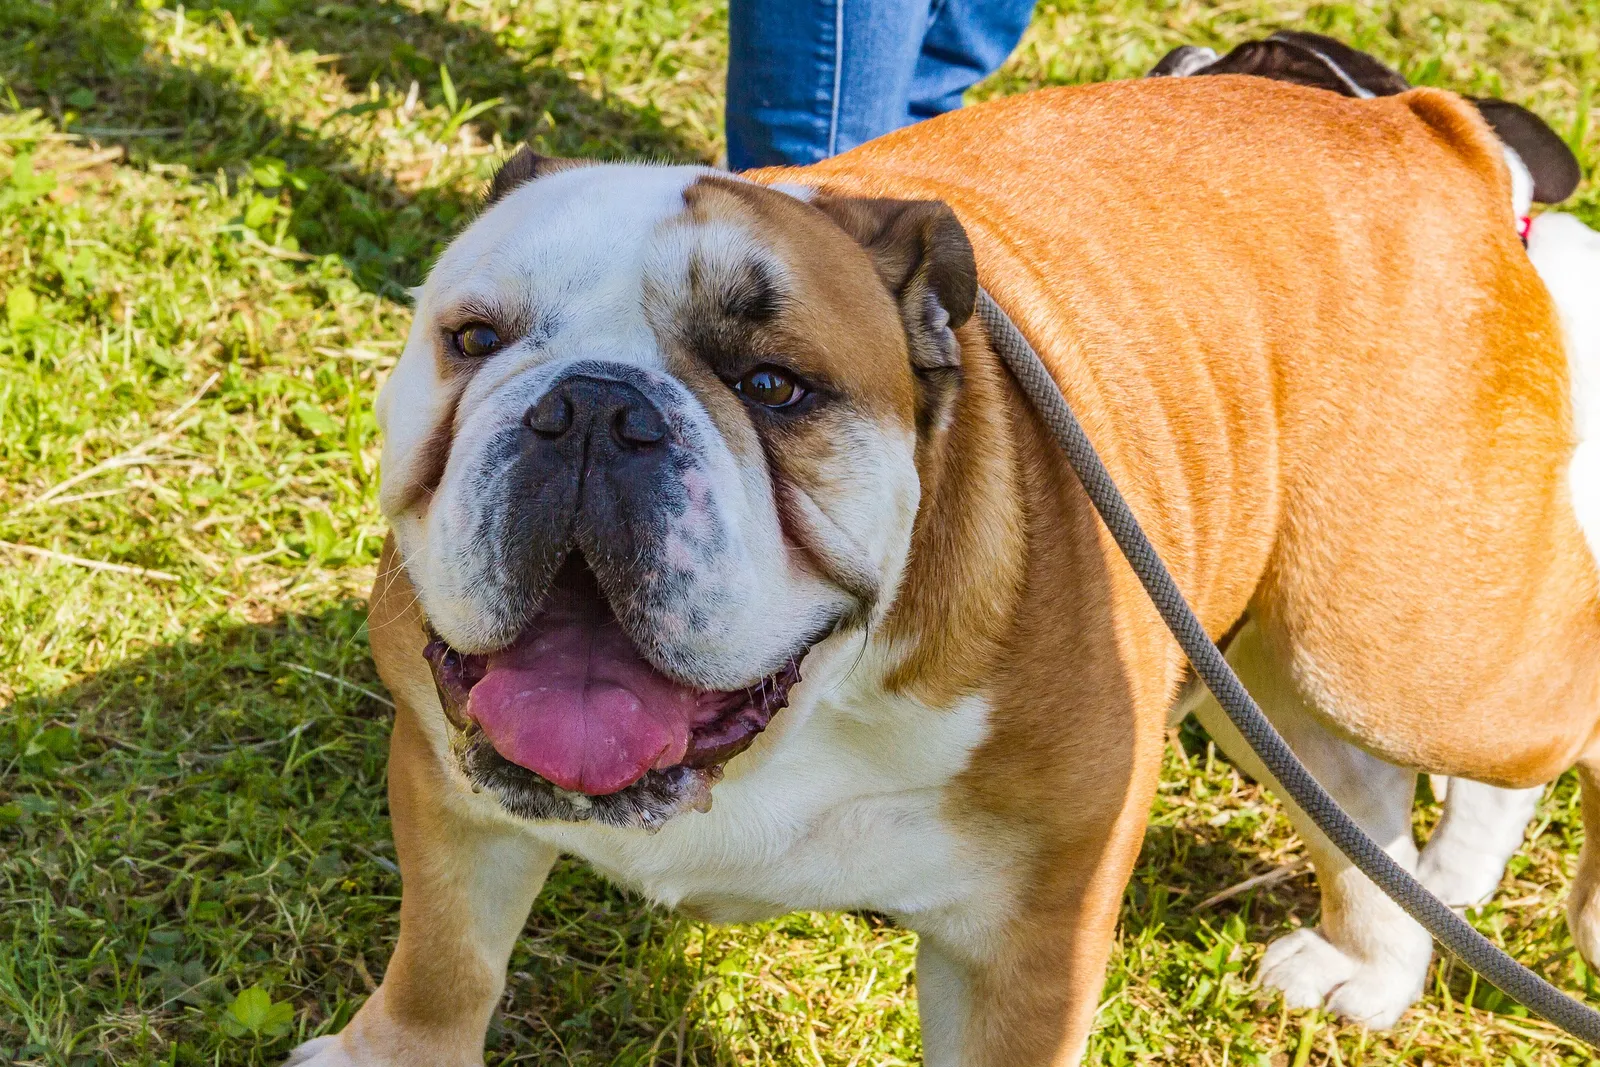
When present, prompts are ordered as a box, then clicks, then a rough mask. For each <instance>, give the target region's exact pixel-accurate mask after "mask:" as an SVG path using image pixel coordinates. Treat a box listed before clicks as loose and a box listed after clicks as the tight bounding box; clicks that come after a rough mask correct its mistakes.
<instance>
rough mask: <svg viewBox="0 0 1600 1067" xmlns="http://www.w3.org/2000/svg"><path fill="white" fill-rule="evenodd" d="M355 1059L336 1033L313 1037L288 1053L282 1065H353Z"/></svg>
mask: <svg viewBox="0 0 1600 1067" xmlns="http://www.w3.org/2000/svg"><path fill="white" fill-rule="evenodd" d="M355 1062H356V1061H355V1060H353V1059H351V1058H350V1054H349V1053H348V1052H346V1051H345V1050H344V1047H343V1046H342V1045H341V1044H340V1043H339V1038H338V1035H336V1034H330V1035H328V1036H327V1037H314V1038H312V1039H311V1040H310V1041H307V1042H306V1043H305V1044H303V1045H301V1046H300V1047H299V1048H297V1049H295V1050H294V1051H293V1052H291V1053H289V1058H288V1059H287V1060H285V1061H284V1064H283V1067H355Z"/></svg>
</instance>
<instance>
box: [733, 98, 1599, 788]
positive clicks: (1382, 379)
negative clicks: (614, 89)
mask: <svg viewBox="0 0 1600 1067" xmlns="http://www.w3.org/2000/svg"><path fill="white" fill-rule="evenodd" d="M761 177H762V179H763V180H782V181H790V182H796V181H798V182H803V183H806V184H812V185H820V186H822V187H823V188H825V189H827V190H829V191H834V192H848V193H854V194H857V195H876V196H899V197H926V198H935V199H941V200H944V201H946V202H947V203H949V204H950V205H951V206H952V207H953V208H954V209H955V211H956V212H957V214H958V215H959V216H960V218H961V221H962V222H963V224H964V225H965V226H966V228H967V232H968V234H969V235H970V237H971V239H972V243H973V246H974V249H975V251H976V255H977V262H978V269H979V274H980V278H981V280H982V282H983V284H984V285H985V286H986V287H987V288H989V290H990V291H991V293H992V294H993V295H994V297H995V298H996V300H997V301H998V302H999V303H1000V304H1001V306H1002V307H1004V308H1005V309H1006V311H1007V312H1008V313H1009V314H1010V315H1011V316H1012V318H1013V319H1014V320H1015V321H1016V323H1017V324H1018V326H1019V327H1020V328H1021V329H1022V331H1023V332H1024V333H1025V334H1026V335H1027V336H1028V337H1029V339H1030V340H1031V341H1032V342H1033V343H1034V345H1035V346H1036V347H1037V348H1038V350H1039V352H1040V353H1041V355H1042V356H1043V357H1044V359H1045V361H1046V362H1047V364H1049V366H1050V367H1051V369H1052V371H1053V372H1054V374H1055V376H1056V378H1057V380H1058V381H1059V383H1060V384H1061V386H1062V387H1063V389H1064V390H1065V391H1066V393H1067V396H1068V399H1069V401H1071V402H1072V404H1073V406H1074V408H1075V410H1077V411H1078V412H1079V413H1080V417H1082V418H1083V420H1084V422H1085V424H1086V427H1087V429H1088V431H1089V433H1090V435H1091V437H1092V438H1093V439H1094V441H1095V444H1096V445H1097V447H1098V448H1099V449H1100V450H1101V451H1102V453H1103V454H1104V456H1105V458H1106V461H1107V463H1108V465H1109V466H1110V468H1111V470H1112V472H1113V474H1114V475H1115V476H1116V477H1117V478H1118V481H1119V484H1120V485H1121V487H1122V488H1123V489H1124V491H1125V492H1126V493H1127V494H1128V495H1129V497H1130V499H1131V500H1132V502H1133V504H1134V507H1135V510H1136V511H1137V512H1138V513H1139V514H1140V515H1141V517H1142V518H1143V519H1144V521H1145V522H1146V524H1147V525H1149V526H1150V527H1151V528H1152V530H1151V532H1152V534H1153V536H1154V537H1155V540H1156V542H1157V544H1158V547H1159V548H1160V549H1161V550H1162V552H1163V554H1164V555H1165V556H1166V557H1167V559H1168V561H1169V564H1170V565H1172V566H1173V567H1174V570H1175V572H1176V573H1177V574H1178V576H1179V579H1180V582H1182V583H1183V584H1184V586H1185V589H1186V592H1189V594H1190V595H1191V596H1192V597H1193V598H1194V599H1195V600H1196V602H1197V607H1198V608H1199V609H1200V611H1201V614H1202V617H1206V618H1207V621H1208V622H1210V623H1213V624H1216V625H1218V626H1219V627H1225V626H1226V625H1227V621H1228V620H1231V619H1232V618H1234V617H1236V612H1237V610H1238V609H1239V607H1240V605H1242V603H1243V601H1244V600H1245V599H1248V598H1250V597H1251V595H1252V590H1254V595H1255V598H1256V603H1257V606H1258V607H1259V606H1261V605H1262V604H1263V603H1264V602H1265V603H1266V605H1267V607H1268V610H1269V611H1270V612H1277V613H1280V614H1282V615H1284V616H1286V617H1287V620H1286V621H1287V624H1289V625H1292V626H1294V628H1295V629H1296V631H1297V632H1298V633H1301V634H1306V635H1309V637H1308V638H1306V639H1305V641H1304V642H1303V643H1304V644H1305V645H1306V646H1307V647H1308V651H1309V652H1310V654H1312V655H1313V656H1314V655H1315V653H1316V647H1314V646H1318V645H1326V646H1327V647H1328V648H1329V649H1330V650H1331V649H1333V648H1335V647H1348V646H1349V645H1350V643H1351V642H1356V643H1357V644H1361V645H1369V644H1371V645H1375V646H1377V647H1381V648H1387V649H1389V650H1390V654H1387V655H1385V654H1376V655H1373V656H1372V657H1370V661H1369V662H1368V663H1366V664H1365V665H1355V664H1352V665H1351V668H1352V677H1350V678H1349V679H1348V686H1349V689H1350V690H1351V691H1352V692H1358V693H1361V694H1363V699H1362V700H1360V701H1352V702H1351V704H1352V706H1358V707H1359V706H1369V707H1390V708H1403V707H1410V706H1411V705H1412V704H1414V703H1417V702H1418V701H1421V702H1422V703H1424V704H1425V703H1426V702H1427V701H1429V700H1430V699H1431V700H1438V699H1442V698H1445V697H1446V696H1449V698H1451V699H1453V698H1454V695H1455V694H1456V693H1457V692H1458V691H1459V692H1467V691H1471V690H1474V689H1476V690H1478V691H1479V692H1488V693H1499V692H1500V691H1501V690H1503V689H1505V687H1507V686H1508V685H1512V686H1517V685H1527V684H1532V680H1531V679H1530V678H1529V677H1528V676H1527V675H1525V674H1524V673H1523V672H1520V671H1518V672H1515V673H1514V674H1513V675H1512V676H1510V677H1507V676H1504V675H1498V676H1497V675H1495V674H1494V673H1493V671H1494V669H1495V668H1493V667H1492V666H1491V665H1492V664H1493V663H1494V661H1495V658H1496V655H1497V651H1496V650H1497V649H1499V648H1500V646H1501V645H1502V644H1503V643H1504V641H1505V640H1506V638H1505V636H1504V631H1505V625H1506V620H1507V618H1509V617H1521V616H1524V615H1526V616H1529V617H1531V616H1532V615H1534V614H1539V613H1544V614H1546V615H1549V614H1550V613H1552V612H1553V613H1555V614H1558V615H1560V616H1561V617H1563V618H1564V619H1565V620H1566V622H1565V623H1564V624H1563V625H1566V626H1569V627H1571V628H1572V631H1573V632H1574V634H1577V632H1578V631H1582V632H1583V634H1585V635H1587V634H1589V632H1590V631H1592V630H1593V629H1594V626H1595V617H1594V611H1593V608H1594V596H1593V588H1594V574H1593V570H1594V568H1593V563H1592V561H1591V560H1590V559H1589V558H1588V553H1587V552H1586V551H1585V549H1584V548H1583V541H1582V537H1581V534H1580V533H1579V531H1578V528H1577V525H1576V522H1575V521H1574V520H1573V517H1572V509H1571V506H1570V504H1569V503H1568V502H1567V501H1566V499H1565V496H1566V489H1565V482H1564V474H1565V464H1566V462H1567V459H1568V457H1569V456H1570V455H1571V453H1572V448H1573V431H1572V414H1571V407H1570V390H1569V385H1568V375H1569V371H1568V367H1567V357H1566V353H1565V351H1564V349H1563V345H1562V338H1561V332H1560V325H1559V322H1558V319H1557V316H1556V312H1555V309H1554V307H1553V305H1552V303H1551V301H1550V298H1549V296H1548V294H1547V293H1546V291H1545V289H1544V286H1543V285H1542V283H1541V282H1540V281H1539V279H1538V276H1537V275H1536V273H1535V272H1534V270H1533V268H1532V266H1531V265H1530V264H1529V261H1528V258H1527V255H1526V253H1525V251H1524V249H1523V248H1522V247H1521V245H1520V244H1519V242H1518V239H1517V234H1516V220H1515V218H1514V217H1513V212H1512V209H1511V202H1512V200H1511V196H1512V193H1511V183H1510V176H1509V172H1508V171H1507V169H1506V166H1505V164H1504V162H1503V156H1502V151H1501V148H1500V146H1499V143H1498V142H1497V141H1496V140H1495V138H1494V136H1493V134H1492V132H1491V131H1490V130H1489V128H1488V126H1487V125H1486V124H1485V123H1484V122H1483V121H1482V120H1481V118H1480V117H1479V116H1478V114H1477V113H1476V111H1475V110H1474V109H1473V108H1472V107H1471V106H1470V105H1469V104H1467V103H1466V102H1465V101H1463V100H1461V99H1460V98H1459V97H1456V96H1454V95H1453V94H1449V93H1445V92H1442V91H1437V90H1429V89H1419V90H1413V91H1411V92H1407V93H1404V94H1401V95H1399V96H1394V97H1387V98H1379V99H1366V100H1357V99H1349V98H1345V97H1340V96H1337V95H1334V94H1332V93H1327V92H1323V91H1320V90H1315V89H1307V88H1302V87H1299V86H1295V85H1289V84H1283V83H1278V82H1271V81H1267V80H1264V79H1260V78H1248V77H1234V76H1226V77H1210V78H1197V79H1146V80H1141V81H1133V82H1117V83H1109V84H1102V85H1093V86H1085V87H1078V88H1062V89H1052V90H1045V91H1041V92H1037V93H1032V94H1026V95H1023V96H1018V97H1011V98H1007V99H1004V100H999V101H995V102H993V103H989V104H985V105H981V106H978V107H973V108H968V109H966V110H964V111H961V112H957V113H952V114H950V115H947V116H945V117H942V118H940V119H936V120H933V121H930V122H927V123H924V124H922V125H920V126H916V127H912V128H908V129H906V130H903V131H901V132H900V133H898V134H895V135H892V136H890V137H886V138H883V139H881V140H879V141H876V142H873V143H871V144H868V145H865V146H863V147H862V148H860V149H857V150H855V151H853V152H850V153H847V154H845V155H842V156H840V157H837V158H835V159H833V160H829V161H826V162H824V163H821V164H818V165H816V166H813V167H809V168H804V169H803V170H800V171H791V172H767V173H766V174H764V175H762V176H761ZM1419 501H1420V502H1421V503H1419ZM1302 534H1303V535H1304V536H1302ZM1263 575H1265V578H1264V580H1263V579H1262V576H1263ZM1491 580H1492V581H1493V583H1494V585H1495V589H1496V590H1497V592H1496V594H1495V596H1494V598H1493V600H1494V602H1495V603H1497V604H1498V605H1499V610H1498V611H1497V612H1483V613H1479V614H1477V615H1473V614H1470V613H1469V615H1468V616H1466V617H1458V619H1457V625H1458V626H1459V627H1460V628H1461V629H1462V631H1463V632H1464V633H1471V634H1472V637H1473V639H1472V640H1467V641H1464V642H1459V643H1456V644H1455V645H1454V646H1453V647H1455V648H1457V649H1477V650H1478V652H1479V653H1481V655H1480V656H1479V658H1477V659H1476V660H1475V661H1469V660H1468V659H1459V658H1457V657H1454V656H1443V657H1441V656H1439V655H1431V654H1429V655H1419V654H1417V653H1416V650H1415V649H1414V648H1412V641H1411V640H1409V639H1408V638H1407V637H1406V635H1404V634H1403V633H1400V632H1399V631H1398V629H1397V628H1398V627H1400V626H1401V625H1402V624H1401V623H1400V621H1398V620H1397V619H1395V618H1394V616H1393V612H1392V606H1393V604H1394V603H1395V598H1396V597H1403V598H1406V602H1408V603H1412V604H1416V605H1420V606H1422V610H1423V612H1424V614H1425V615H1426V616H1427V617H1430V618H1432V617H1441V616H1444V615H1446V614H1448V613H1449V612H1450V611H1451V610H1452V609H1451V605H1452V604H1456V603H1479V604H1481V603H1484V598H1483V596H1482V591H1483V587H1484V583H1485V582H1487V581H1491ZM1258 582H1260V583H1261V584H1260V585H1258V584H1257V583H1258ZM1291 585H1292V586H1293V588H1289V586H1291ZM1574 589H1580V590H1589V591H1590V592H1589V594H1588V595H1587V596H1582V595H1580V596H1577V597H1574V596H1573V590H1574ZM1330 605H1337V610H1336V611H1331V610H1329V606H1330ZM1313 612H1317V613H1321V614H1322V616H1323V617H1322V618H1321V619H1320V620H1313V619H1311V618H1310V617H1309V615H1310V614H1311V613H1313ZM1302 613H1304V614H1305V615H1306V616H1307V617H1299V616H1301V614H1302ZM1582 639H1583V640H1587V637H1585V638H1582ZM1331 655H1333V653H1332V652H1331V651H1330V656H1331ZM1340 658H1343V657H1340ZM1502 662H1504V661H1503V660H1502ZM1562 677H1563V678H1570V676H1568V675H1562ZM1590 681H1591V680H1590V679H1587V678H1585V679H1584V680H1582V681H1581V683H1579V684H1580V687H1582V688H1584V689H1585V690H1587V688H1588V686H1589V683H1590ZM1562 684H1563V686H1565V685H1566V684H1567V683H1566V682H1565V681H1564V682H1563V683H1562ZM1408 694H1410V695H1408ZM1548 695H1549V697H1550V703H1551V705H1552V706H1558V707H1576V704H1574V703H1573V702H1572V701H1571V699H1570V698H1571V697H1572V694H1571V693H1566V692H1563V693H1559V694H1558V693H1550V694H1548ZM1581 703H1582V701H1578V702H1577V704H1581ZM1384 718H1386V719H1387V718H1388V715H1387V714H1385V715H1384ZM1346 726H1347V727H1348V728H1349V729H1351V730H1352V732H1355V733H1356V734H1357V735H1359V736H1363V737H1366V738H1369V739H1373V740H1374V741H1375V742H1378V741H1387V742H1389V743H1390V744H1392V743H1393V741H1394V739H1395V738H1397V737H1399V736H1401V735H1403V734H1405V733H1407V731H1403V730H1397V729H1394V728H1393V727H1392V723H1380V722H1377V721H1374V722H1362V721H1355V722H1351V723H1347V724H1346ZM1563 733H1564V735H1565V732H1564V727H1563ZM1403 744H1404V745H1405V746H1406V747H1407V748H1408V750H1407V751H1404V752H1396V753H1394V754H1395V755H1396V756H1403V757H1405V760H1406V762H1409V763H1412V764H1416V763H1428V762H1434V763H1437V762H1438V757H1439V756H1440V753H1437V752H1429V751H1425V749H1426V741H1425V739H1418V740H1415V742H1414V743H1413V741H1412V740H1407V741H1405V742H1403ZM1533 747H1535V748H1539V747H1540V746H1538V745H1535V746H1533ZM1555 747H1561V746H1559V745H1556V744H1555V742H1554V741H1552V752H1553V748H1555ZM1569 755H1570V753H1566V752H1563V753H1562V754H1561V758H1566V757H1567V756H1569ZM1430 756H1431V757H1434V758H1433V759H1431V760H1430V759H1429V757H1430ZM1527 758H1528V757H1527V755H1526V753H1524V755H1523V757H1522V760H1523V762H1526V760H1527ZM1524 771H1525V768H1522V767H1520V766H1519V767H1517V768H1513V767H1509V766H1507V767H1506V768H1504V769H1503V776H1504V777H1505V778H1506V779H1508V780H1520V779H1521V778H1523V777H1526V776H1527V775H1526V774H1525V773H1524ZM1478 773H1479V774H1480V775H1481V774H1483V773H1484V771H1483V770H1482V769H1481V767H1480V769H1479V772H1478ZM1490 776H1491V777H1493V776H1496V775H1495V774H1493V773H1491V775H1490Z"/></svg>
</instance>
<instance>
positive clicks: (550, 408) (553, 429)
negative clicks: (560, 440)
mask: <svg viewBox="0 0 1600 1067" xmlns="http://www.w3.org/2000/svg"><path fill="white" fill-rule="evenodd" d="M523 421H524V422H526V423H527V424H528V429H530V430H532V431H533V432H534V433H536V434H538V435H539V436H541V437H560V436H562V435H563V434H565V433H566V432H567V431H568V430H570V429H572V401H570V400H568V399H567V397H566V390H564V389H552V390H551V391H550V392H548V393H546V394H545V395H544V396H543V397H542V398H540V400H539V402H538V403H537V404H535V405H533V407H531V408H529V409H528V413H527V414H526V415H524V416H523Z"/></svg>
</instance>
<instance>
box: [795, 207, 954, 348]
mask: <svg viewBox="0 0 1600 1067" xmlns="http://www.w3.org/2000/svg"><path fill="white" fill-rule="evenodd" d="M811 205H812V206H813V207H815V208H818V209H819V210H821V211H822V212H823V213H824V214H826V215H827V216H828V217H829V218H831V219H833V221H834V222H836V223H838V224H839V226H840V227H841V228H842V229H843V230H844V231H845V232H846V233H848V234H849V235H850V236H852V237H854V238H855V239H856V240H857V241H858V242H859V243H860V244H861V246H862V247H863V248H865V249H866V250H867V253H868V254H869V255H871V256H872V260H873V262H874V263H875V264H876V265H877V268H878V276H879V277H880V278H882V279H883V284H884V285H885V286H887V287H888V289H889V292H890V294H891V295H893V296H894V298H895V302H896V303H897V304H898V305H899V307H900V318H901V320H902V321H904V323H905V327H906V336H907V338H909V340H910V344H911V367H912V369H913V370H915V371H917V372H918V373H919V374H921V375H924V376H926V377H948V376H951V375H959V374H960V371H961V346H960V344H959V343H958V342H957V341H956V330H957V329H958V328H959V327H960V326H961V325H962V324H963V323H965V322H966V321H967V320H968V319H969V318H971V317H972V309H973V306H974V305H975V304H976V303H977V299H978V264H977V261H976V260H975V259H973V256H972V243H971V242H970V241H968V240H967V231H966V230H965V229H964V228H963V227H962V225H961V222H960V220H959V219H957V218H956V213H955V212H954V211H951V210H950V207H949V205H947V204H945V203H944V202H943V201H941V200H870V199H865V198H857V197H848V196H827V195H821V196H817V197H814V198H813V199H812V200H811Z"/></svg>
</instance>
